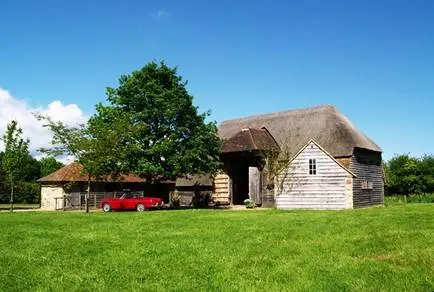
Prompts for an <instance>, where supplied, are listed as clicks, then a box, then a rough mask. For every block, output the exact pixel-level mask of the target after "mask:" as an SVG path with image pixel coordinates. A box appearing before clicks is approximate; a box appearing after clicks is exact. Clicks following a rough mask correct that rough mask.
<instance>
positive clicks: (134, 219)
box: [0, 204, 434, 291]
mask: <svg viewBox="0 0 434 292" xmlns="http://www.w3.org/2000/svg"><path fill="white" fill-rule="evenodd" d="M0 247H1V252H0V290H2V291H35V290H42V291H43V290H51V291H61V290H63V291H96V290H111V291H121V290H145V291H152V290H153V291H162V290H172V291H191V290H196V291H197V290H201V291H233V290H238V291H255V290H257V291H259V290H267V291H282V290H295V291H433V290H434V204H407V205H396V206H390V207H387V208H371V209H363V210H349V211H290V212H279V211H275V210H270V211H222V210H179V211H152V212H144V213H134V212H133V213H131V212H119V213H91V214H83V213H77V212H70V213H68V212H65V213H62V212H58V213H42V212H28V213H24V212H20V213H18V212H17V213H13V214H9V213H0Z"/></svg>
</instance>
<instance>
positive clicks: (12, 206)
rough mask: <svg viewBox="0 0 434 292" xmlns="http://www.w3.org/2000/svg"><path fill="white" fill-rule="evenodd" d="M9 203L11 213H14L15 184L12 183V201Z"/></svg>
mask: <svg viewBox="0 0 434 292" xmlns="http://www.w3.org/2000/svg"><path fill="white" fill-rule="evenodd" d="M9 202H10V204H11V206H10V209H9V211H10V212H13V211H14V183H13V182H12V183H11V199H10V201H9Z"/></svg>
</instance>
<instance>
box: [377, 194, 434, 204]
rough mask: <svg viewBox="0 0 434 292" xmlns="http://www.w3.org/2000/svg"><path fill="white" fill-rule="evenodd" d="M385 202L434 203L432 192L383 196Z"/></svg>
mask: <svg viewBox="0 0 434 292" xmlns="http://www.w3.org/2000/svg"><path fill="white" fill-rule="evenodd" d="M384 203H385V204H405V203H434V193H425V194H415V195H409V196H404V195H392V196H386V197H385V198H384Z"/></svg>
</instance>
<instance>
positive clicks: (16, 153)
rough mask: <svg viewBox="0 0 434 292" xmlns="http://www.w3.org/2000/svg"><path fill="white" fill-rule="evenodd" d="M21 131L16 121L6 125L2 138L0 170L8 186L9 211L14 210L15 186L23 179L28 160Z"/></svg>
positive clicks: (27, 152)
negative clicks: (0, 168)
mask: <svg viewBox="0 0 434 292" xmlns="http://www.w3.org/2000/svg"><path fill="white" fill-rule="evenodd" d="M22 134H23V131H22V129H21V128H20V127H19V126H18V123H17V121H12V122H10V123H9V124H8V125H7V130H6V133H5V134H4V136H3V143H4V148H5V150H4V154H3V157H2V168H3V171H4V172H5V175H6V179H7V182H8V183H9V185H10V190H11V192H10V211H11V212H12V211H13V208H14V190H15V186H16V184H17V183H18V182H19V181H21V180H23V179H24V177H25V174H26V172H25V168H24V167H23V165H25V162H26V160H28V159H29V156H30V154H29V150H28V145H29V140H24V139H23V138H22Z"/></svg>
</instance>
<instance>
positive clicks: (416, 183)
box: [385, 154, 434, 195]
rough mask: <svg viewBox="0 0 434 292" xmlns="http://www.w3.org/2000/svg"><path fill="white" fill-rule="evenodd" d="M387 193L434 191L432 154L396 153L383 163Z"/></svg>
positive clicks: (433, 160) (433, 159)
mask: <svg viewBox="0 0 434 292" xmlns="http://www.w3.org/2000/svg"><path fill="white" fill-rule="evenodd" d="M385 170H386V193H387V194H399V195H410V194H421V193H433V192H434V156H432V155H424V156H422V157H420V158H417V157H412V156H410V155H408V154H402V155H397V156H395V157H393V158H392V159H390V160H389V161H388V162H386V163H385Z"/></svg>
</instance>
